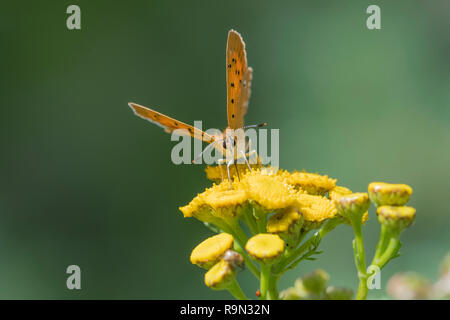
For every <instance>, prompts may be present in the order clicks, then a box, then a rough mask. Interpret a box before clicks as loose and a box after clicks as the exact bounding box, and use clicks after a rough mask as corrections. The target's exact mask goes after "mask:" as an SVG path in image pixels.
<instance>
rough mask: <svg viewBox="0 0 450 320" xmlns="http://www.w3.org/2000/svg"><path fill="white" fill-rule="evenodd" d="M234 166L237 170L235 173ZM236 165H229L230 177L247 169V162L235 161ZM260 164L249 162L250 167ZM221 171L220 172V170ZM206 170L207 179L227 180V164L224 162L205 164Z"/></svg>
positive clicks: (241, 173)
mask: <svg viewBox="0 0 450 320" xmlns="http://www.w3.org/2000/svg"><path fill="white" fill-rule="evenodd" d="M236 166H237V170H238V172H237V173H236ZM236 166H234V165H231V166H230V168H229V169H230V178H231V179H233V178H236V177H237V176H240V175H243V174H245V172H246V171H247V170H248V166H247V164H242V163H237V164H236ZM260 166H261V165H259V164H251V165H250V167H251V168H252V169H257V168H259V167H260ZM221 171H222V172H221ZM205 172H206V178H207V179H208V180H211V181H214V182H217V183H219V182H221V181H222V179H223V180H228V171H227V165H226V164H224V165H222V166H206V168H205Z"/></svg>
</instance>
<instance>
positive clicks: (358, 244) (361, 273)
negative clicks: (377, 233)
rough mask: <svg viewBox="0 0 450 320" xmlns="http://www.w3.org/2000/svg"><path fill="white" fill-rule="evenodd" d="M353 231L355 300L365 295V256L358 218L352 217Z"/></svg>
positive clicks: (364, 297) (366, 290) (362, 298)
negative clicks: (357, 280)
mask: <svg viewBox="0 0 450 320" xmlns="http://www.w3.org/2000/svg"><path fill="white" fill-rule="evenodd" d="M351 222H352V227H353V232H354V234H355V242H354V251H355V252H354V254H355V263H356V268H357V269H358V278H359V285H358V292H357V293H356V299H357V300H365V299H366V297H367V292H368V288H367V272H366V257H365V252H364V241H363V236H362V227H361V220H360V219H352V221H351Z"/></svg>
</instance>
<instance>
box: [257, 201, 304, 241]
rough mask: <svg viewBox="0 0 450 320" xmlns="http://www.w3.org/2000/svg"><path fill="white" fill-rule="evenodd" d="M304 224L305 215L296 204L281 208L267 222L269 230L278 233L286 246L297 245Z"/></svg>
mask: <svg viewBox="0 0 450 320" xmlns="http://www.w3.org/2000/svg"><path fill="white" fill-rule="evenodd" d="M302 226H303V217H302V215H301V214H300V212H299V209H298V208H297V207H296V206H290V207H287V208H285V209H281V210H280V211H278V212H277V213H276V214H274V215H272V216H271V217H270V219H269V221H268V222H267V227H266V229H267V232H269V233H274V234H278V235H279V236H280V237H281V239H283V240H284V241H285V242H286V246H295V244H296V243H297V239H298V237H299V235H300V230H301V228H302Z"/></svg>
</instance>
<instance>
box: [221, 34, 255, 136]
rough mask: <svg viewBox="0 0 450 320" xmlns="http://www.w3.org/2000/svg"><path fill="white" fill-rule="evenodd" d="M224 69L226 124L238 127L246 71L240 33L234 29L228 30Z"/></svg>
mask: <svg viewBox="0 0 450 320" xmlns="http://www.w3.org/2000/svg"><path fill="white" fill-rule="evenodd" d="M226 70H227V72H226V74H227V116H228V126H229V127H230V128H231V129H238V128H242V127H243V126H244V114H245V111H244V110H242V108H243V102H242V103H241V104H239V101H240V100H241V92H242V84H243V82H244V75H245V74H246V73H247V53H246V52H245V44H244V41H243V40H242V37H241V35H240V34H239V33H237V32H236V31H234V30H230V32H228V42H227V64H226ZM250 73H251V72H250Z"/></svg>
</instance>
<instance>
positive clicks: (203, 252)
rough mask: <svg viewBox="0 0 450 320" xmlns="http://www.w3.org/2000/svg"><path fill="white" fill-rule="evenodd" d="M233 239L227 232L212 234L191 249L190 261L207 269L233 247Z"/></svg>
mask: <svg viewBox="0 0 450 320" xmlns="http://www.w3.org/2000/svg"><path fill="white" fill-rule="evenodd" d="M233 244H234V239H233V237H232V236H231V235H230V234H228V233H220V234H217V235H215V236H212V237H210V238H208V239H206V240H204V241H203V242H201V243H200V244H199V245H198V246H196V247H195V248H194V250H192V253H191V262H192V263H193V264H196V265H198V266H199V267H202V268H205V269H209V268H211V267H212V266H213V265H215V264H216V263H217V262H218V261H219V260H220V259H221V258H222V257H223V255H224V254H225V253H226V252H227V250H229V249H231V248H233Z"/></svg>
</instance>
